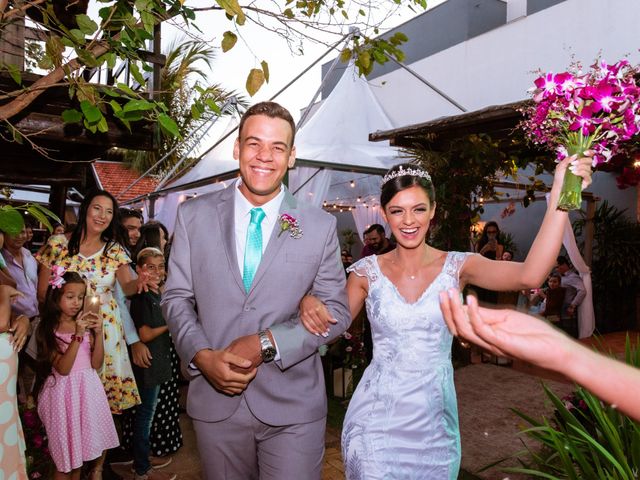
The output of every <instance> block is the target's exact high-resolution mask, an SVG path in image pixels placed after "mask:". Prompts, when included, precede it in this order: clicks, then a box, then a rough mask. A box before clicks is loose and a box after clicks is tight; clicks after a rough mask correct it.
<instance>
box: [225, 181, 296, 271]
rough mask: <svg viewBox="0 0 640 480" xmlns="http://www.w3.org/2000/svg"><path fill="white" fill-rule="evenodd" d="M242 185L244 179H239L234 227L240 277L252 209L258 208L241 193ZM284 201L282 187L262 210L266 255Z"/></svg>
mask: <svg viewBox="0 0 640 480" xmlns="http://www.w3.org/2000/svg"><path fill="white" fill-rule="evenodd" d="M240 185H242V179H241V178H239V179H238V181H237V182H236V183H235V189H236V191H235V199H234V200H235V201H234V225H235V236H236V255H237V256H238V267H239V268H240V275H242V273H243V271H244V251H245V248H246V246H247V230H249V224H250V223H251V209H252V208H256V206H255V205H252V204H251V203H250V202H249V200H247V198H246V197H245V196H244V195H243V194H242V192H241V191H240ZM283 199H284V187H283V186H282V185H281V186H280V193H278V195H276V196H275V197H274V198H272V199H271V200H269V201H268V202H267V203H265V204H264V205H261V206H260V208H262V210H263V211H264V214H265V217H264V219H263V220H262V223H261V224H260V226H261V228H262V253H264V251H265V249H266V248H267V244H268V243H269V239H270V238H271V233H272V232H273V228H274V227H275V226H276V225H277V224H278V214H279V213H280V206H281V205H282V200H283Z"/></svg>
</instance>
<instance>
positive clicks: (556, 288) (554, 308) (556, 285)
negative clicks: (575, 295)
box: [535, 273, 566, 323]
mask: <svg viewBox="0 0 640 480" xmlns="http://www.w3.org/2000/svg"><path fill="white" fill-rule="evenodd" d="M561 281H562V280H561V277H560V274H558V273H552V274H551V275H549V278H548V279H547V285H548V287H547V288H543V289H541V290H538V291H537V293H536V294H535V295H537V296H538V297H540V298H542V307H541V308H540V315H542V316H543V317H546V319H547V320H549V321H550V322H553V323H557V322H559V321H560V316H561V315H562V304H563V303H564V296H565V292H566V288H564V287H562V286H560V285H561Z"/></svg>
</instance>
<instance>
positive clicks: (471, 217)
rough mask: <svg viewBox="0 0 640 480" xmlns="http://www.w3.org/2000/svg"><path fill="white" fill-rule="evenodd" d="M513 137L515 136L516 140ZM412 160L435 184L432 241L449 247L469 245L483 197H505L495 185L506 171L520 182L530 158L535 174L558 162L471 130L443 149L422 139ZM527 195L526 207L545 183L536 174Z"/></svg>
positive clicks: (408, 152) (409, 151)
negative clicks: (427, 145)
mask: <svg viewBox="0 0 640 480" xmlns="http://www.w3.org/2000/svg"><path fill="white" fill-rule="evenodd" d="M513 141H514V142H515V141H516V140H513ZM405 155H406V156H407V157H408V158H409V159H411V160H412V161H416V162H418V163H420V164H421V165H422V166H424V167H425V168H426V169H427V170H428V171H429V173H430V174H431V178H432V179H433V184H434V186H435V189H436V202H437V205H438V207H437V210H436V217H435V222H434V225H433V228H432V229H431V230H430V234H431V235H432V237H431V238H430V243H431V244H432V245H434V246H436V247H438V248H443V249H445V250H460V251H466V250H468V249H469V236H470V235H471V226H472V225H473V224H474V223H476V222H477V221H478V220H479V219H480V215H481V214H482V213H484V206H483V203H482V201H480V199H489V198H496V199H497V198H502V197H504V196H505V194H504V193H503V192H500V191H499V190H498V189H496V188H495V185H494V184H495V182H496V181H497V180H498V178H499V177H500V176H501V175H505V176H509V177H512V178H514V179H516V180H517V181H519V172H520V170H521V169H522V168H524V167H526V166H527V165H528V164H529V163H530V162H533V163H534V164H536V165H537V169H536V174H540V173H542V172H543V171H544V170H545V168H546V169H548V170H551V169H552V168H553V161H552V159H550V158H549V157H545V156H531V155H532V154H531V153H529V156H523V155H518V152H517V151H516V150H514V149H513V148H508V147H507V146H506V145H504V143H503V142H500V141H497V140H494V139H492V138H491V136H490V135H487V134H472V135H467V136H464V137H461V138H456V139H455V140H451V141H448V142H446V144H445V145H443V146H441V147H440V148H438V150H435V149H433V150H431V149H427V148H425V147H424V146H422V145H420V144H416V147H414V148H410V149H407V150H405ZM527 180H528V181H529V182H530V184H531V185H532V186H531V187H530V188H529V190H527V192H526V196H525V197H524V199H523V203H524V206H527V205H528V204H529V202H530V201H531V199H532V198H534V190H535V189H536V188H542V187H543V184H542V182H541V181H540V180H537V179H536V178H534V177H528V178H527Z"/></svg>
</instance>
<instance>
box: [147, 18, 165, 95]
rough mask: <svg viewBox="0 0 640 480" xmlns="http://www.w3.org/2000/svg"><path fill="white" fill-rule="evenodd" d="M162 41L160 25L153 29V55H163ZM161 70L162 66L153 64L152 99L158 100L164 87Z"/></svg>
mask: <svg viewBox="0 0 640 480" xmlns="http://www.w3.org/2000/svg"><path fill="white" fill-rule="evenodd" d="M161 39H162V36H161V28H160V24H159V23H158V24H157V25H156V26H155V27H153V53H154V54H156V55H160V54H161V53H162V45H161ZM161 70H162V65H160V64H158V63H154V64H153V77H152V79H151V85H150V88H149V96H150V97H151V98H156V97H157V96H158V95H159V93H158V92H159V91H160V90H162V85H160V83H161V81H160V79H161V75H160V74H161Z"/></svg>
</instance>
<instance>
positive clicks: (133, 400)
mask: <svg viewBox="0 0 640 480" xmlns="http://www.w3.org/2000/svg"><path fill="white" fill-rule="evenodd" d="M123 243H124V242H123V237H122V231H121V229H120V219H119V218H118V203H117V202H116V199H115V198H114V197H113V195H111V194H110V193H109V192H107V191H104V190H96V191H93V192H91V193H89V194H88V195H87V196H86V197H85V199H84V201H83V202H82V204H81V205H80V211H79V213H78V225H77V226H76V228H75V230H74V231H73V233H72V235H71V238H70V239H69V243H68V245H67V244H65V243H64V242H62V241H60V239H59V238H57V237H55V236H54V237H51V238H50V239H49V241H48V243H47V246H46V248H45V249H44V250H43V251H42V252H41V253H40V254H38V255H37V257H36V258H37V260H38V261H39V262H40V263H41V264H42V268H41V269H40V272H39V279H38V299H39V300H40V301H42V300H44V296H45V294H46V290H47V281H48V279H49V276H50V274H51V267H52V266H53V265H61V266H63V267H64V268H66V269H67V270H69V271H76V272H78V273H79V274H80V275H82V276H83V277H84V278H85V279H86V280H87V283H88V289H89V291H88V294H89V295H97V296H98V298H99V303H100V315H101V316H102V320H103V324H104V326H103V335H104V351H105V352H104V365H103V368H102V371H101V372H100V378H101V380H102V383H103V385H104V389H105V392H106V394H107V399H108V400H109V407H110V408H111V412H112V413H113V414H120V413H122V411H123V410H126V409H128V408H131V407H133V406H134V405H137V404H138V403H140V397H139V395H138V388H137V386H136V382H135V379H134V376H133V370H132V368H131V362H130V360H129V354H128V352H127V344H126V342H125V337H124V327H123V324H122V319H121V318H120V311H119V307H118V303H117V302H116V300H115V298H114V296H113V292H114V289H115V284H116V280H117V281H118V282H119V283H120V285H121V287H122V290H123V291H124V292H125V294H126V295H132V294H134V293H136V292H138V291H142V290H143V289H147V288H149V287H152V288H156V287H157V285H155V283H149V282H148V278H147V277H146V276H144V275H141V276H140V277H138V278H137V279H136V278H134V277H133V275H132V274H131V270H130V268H129V263H131V259H130V258H129V255H127V252H126V250H125V249H124V247H123V246H122V245H123ZM100 468H101V465H99V466H98V468H97V470H96V471H97V472H98V475H94V478H96V477H97V478H100V476H99V471H100Z"/></svg>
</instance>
